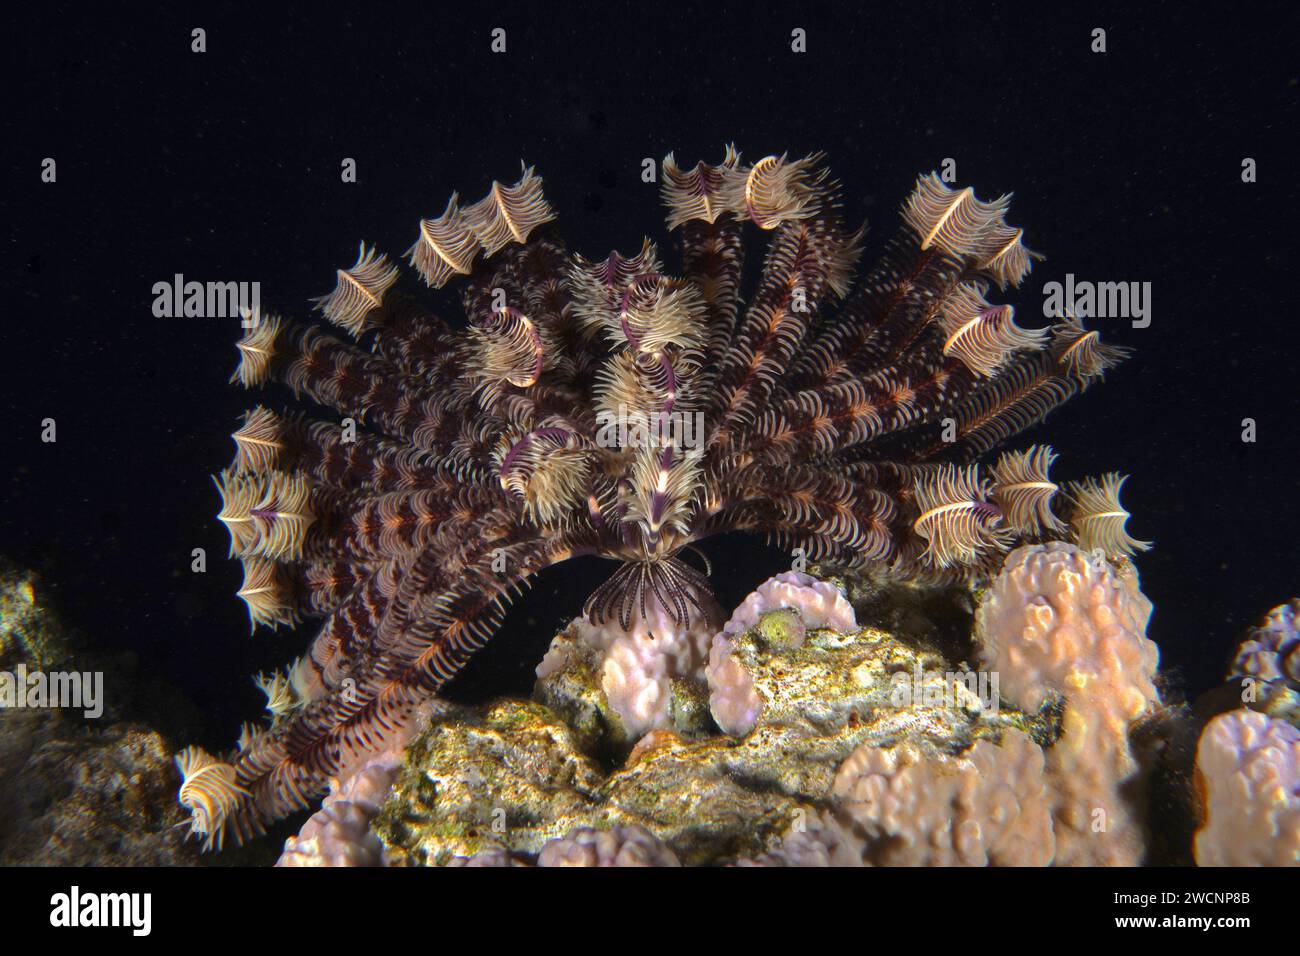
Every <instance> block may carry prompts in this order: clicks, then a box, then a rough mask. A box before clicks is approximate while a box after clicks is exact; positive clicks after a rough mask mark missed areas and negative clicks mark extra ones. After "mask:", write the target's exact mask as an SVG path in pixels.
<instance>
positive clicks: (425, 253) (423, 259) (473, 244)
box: [405, 193, 480, 289]
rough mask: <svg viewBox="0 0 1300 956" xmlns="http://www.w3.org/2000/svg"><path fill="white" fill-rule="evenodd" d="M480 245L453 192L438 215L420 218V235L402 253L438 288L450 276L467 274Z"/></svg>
mask: <svg viewBox="0 0 1300 956" xmlns="http://www.w3.org/2000/svg"><path fill="white" fill-rule="evenodd" d="M479 248H480V247H479V243H478V239H477V238H476V237H475V235H474V233H473V232H471V231H470V228H469V224H468V223H467V222H466V221H465V216H464V214H463V213H462V212H461V211H460V197H459V196H457V195H456V193H452V194H451V199H449V200H447V208H446V209H444V210H443V212H442V215H441V216H437V217H436V218H433V219H421V220H420V237H419V238H418V239H416V240H415V242H414V243H413V244H412V246H411V248H409V249H407V250H406V253H405V255H406V257H407V258H408V259H410V261H411V266H412V268H414V269H415V271H416V272H418V273H419V274H420V278H422V279H423V280H424V282H425V284H426V285H428V286H431V287H432V288H434V289H441V288H442V287H443V286H444V285H446V284H447V282H448V281H449V280H450V279H451V278H452V277H453V276H455V275H469V274H470V271H471V269H472V267H473V265H474V258H475V257H476V256H477V255H478V253H479Z"/></svg>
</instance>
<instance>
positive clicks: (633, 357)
mask: <svg viewBox="0 0 1300 956" xmlns="http://www.w3.org/2000/svg"><path fill="white" fill-rule="evenodd" d="M542 186H543V184H542V180H541V178H540V177H539V176H538V175H537V174H536V173H535V172H534V170H533V169H532V168H531V167H525V168H524V169H523V172H522V174H521V177H520V178H519V179H518V180H517V181H516V182H515V183H514V184H513V185H502V184H501V183H498V182H494V183H493V184H492V185H491V187H490V188H489V190H488V192H487V194H486V195H485V196H483V197H482V198H481V199H479V200H477V201H474V202H470V203H462V202H461V201H460V199H459V197H458V196H457V195H456V194H452V196H451V199H450V200H449V201H448V202H447V203H446V205H445V206H443V207H442V210H443V211H442V212H441V214H439V215H437V216H435V217H433V218H425V219H421V220H420V221H419V224H418V228H417V238H416V240H415V243H414V244H413V245H412V246H411V247H410V249H409V250H408V252H407V256H406V258H407V260H408V262H409V264H410V266H411V268H412V270H413V272H414V274H415V275H416V276H417V277H418V278H419V279H420V280H422V281H423V284H424V285H426V286H428V287H432V288H434V289H443V288H445V287H449V286H452V285H453V284H454V288H455V298H452V294H451V289H450V288H448V289H447V291H446V292H443V293H442V296H443V298H444V300H445V301H444V304H448V303H451V304H457V303H458V305H459V308H460V310H461V311H463V313H464V317H465V321H464V322H459V321H457V322H447V321H443V320H441V319H439V318H437V317H436V316H434V315H432V314H430V312H429V310H428V309H427V308H426V307H425V306H424V305H423V304H421V301H420V299H419V298H417V297H416V296H415V295H414V294H413V293H412V292H411V291H410V289H408V288H405V287H404V285H403V277H402V275H401V272H400V269H399V267H398V266H397V265H394V264H391V263H390V262H389V260H388V259H387V258H386V257H385V256H384V255H382V254H381V253H379V252H377V251H376V250H375V249H374V248H371V247H368V246H365V245H363V246H362V247H361V250H360V252H359V254H358V257H357V259H356V261H355V262H354V263H353V264H352V265H351V266H349V267H347V268H343V269H339V270H338V272H337V273H336V284H335V288H334V291H333V292H332V293H330V294H329V295H326V296H323V297H322V298H321V299H320V300H318V305H319V307H320V310H321V312H322V313H323V314H324V316H325V318H326V319H327V320H329V322H331V323H333V325H335V326H337V327H338V328H340V329H342V330H343V332H344V333H346V335H345V336H344V337H339V336H337V335H335V334H333V333H332V331H331V330H329V329H328V328H326V327H322V326H319V325H312V324H304V323H299V322H296V321H293V320H291V319H288V318H281V317H279V316H278V315H272V314H270V313H262V312H258V313H256V314H253V315H250V316H248V317H247V319H246V322H245V325H246V333H245V335H244V337H243V338H242V340H241V341H240V342H239V343H238V352H239V365H238V368H237V369H236V371H235V374H234V376H233V381H235V382H237V383H238V384H240V385H242V386H243V387H245V388H262V387H263V386H280V387H282V388H283V389H284V390H287V392H288V393H289V394H291V395H292V396H293V397H294V398H297V399H300V400H302V401H303V402H304V403H310V405H312V406H314V407H316V408H318V409H324V410H326V411H325V412H324V413H323V415H324V417H311V416H310V415H308V414H307V413H302V412H298V413H288V414H285V413H280V412H276V411H274V410H272V408H270V407H268V406H267V404H260V405H258V406H257V407H255V408H253V409H252V410H251V411H250V412H249V413H248V414H247V415H246V416H245V418H244V421H243V423H242V424H241V425H240V426H239V428H238V429H237V430H236V431H235V433H234V436H233V437H234V441H235V460H234V462H233V463H232V465H231V466H230V467H229V468H228V469H226V470H225V471H223V472H221V474H220V475H219V477H218V479H217V487H218V490H219V494H220V497H221V510H220V515H219V517H220V520H221V521H222V522H223V523H224V524H225V526H226V527H227V529H228V530H229V533H230V541H231V553H232V555H234V556H236V557H238V558H239V559H240V560H241V561H242V563H243V566H244V580H243V584H242V585H241V587H240V591H239V596H240V597H241V598H242V599H243V600H244V602H245V603H246V605H247V609H248V614H249V618H250V621H251V622H252V625H253V627H254V628H258V627H264V628H277V627H281V626H286V625H292V624H295V623H297V622H299V621H301V620H304V619H310V620H312V621H314V622H316V626H317V628H318V630H317V632H316V635H315V638H314V640H313V641H312V642H311V644H310V647H309V648H308V650H307V652H306V653H305V654H304V655H303V656H301V657H299V658H297V659H296V660H295V661H294V662H293V663H292V664H290V665H289V666H288V667H287V668H286V669H285V670H283V671H281V672H277V673H275V674H273V675H269V676H267V677H264V678H262V679H261V680H260V682H259V686H261V687H262V688H263V689H264V690H265V692H266V694H267V705H268V715H267V718H266V720H265V721H264V723H263V724H261V725H245V726H244V727H243V728H242V729H241V731H240V734H239V738H238V743H237V745H236V747H235V749H233V750H232V751H230V752H229V753H227V754H224V755H222V756H219V757H218V756H209V755H208V754H206V753H204V752H202V751H199V750H197V749H196V748H190V749H188V750H186V751H185V752H183V753H182V755H181V757H180V758H179V763H180V766H181V770H182V774H183V776H184V778H185V779H184V784H183V785H182V789H181V801H182V803H183V804H184V805H185V806H187V807H188V808H189V809H190V810H191V812H192V826H193V829H194V832H195V833H196V834H198V835H199V836H200V837H202V838H203V839H204V840H205V842H206V843H207V844H208V845H210V846H213V847H218V846H220V844H221V842H222V840H223V839H225V838H230V839H246V838H248V837H250V836H253V835H256V834H259V833H261V832H264V831H265V829H266V828H267V826H269V825H270V824H271V823H273V822H274V821H276V820H278V819H280V818H282V817H284V816H286V815H287V814H289V813H291V812H293V811H294V810H296V809H300V808H302V807H305V806H307V805H308V804H309V803H310V802H311V801H313V800H315V799H317V798H318V797H320V796H321V795H322V794H323V793H324V792H325V790H326V789H327V787H328V786H329V782H330V781H331V779H336V778H340V777H342V776H346V774H347V773H348V772H349V770H350V768H354V767H356V766H357V765H358V764H359V762H361V761H363V760H365V759H367V756H368V755H373V754H374V753H376V752H377V751H380V750H386V749H391V748H393V747H399V746H401V745H402V744H403V742H404V741H405V740H406V739H407V738H408V736H409V735H410V734H411V733H412V732H413V728H414V724H415V720H416V716H417V714H418V712H419V709H420V707H421V705H422V704H424V703H425V702H427V701H428V700H429V699H430V698H431V697H432V696H433V695H435V694H437V693H438V692H439V690H440V689H441V688H442V687H443V686H444V685H445V684H446V682H447V681H449V680H450V679H451V678H452V677H453V676H454V675H455V674H456V673H457V671H458V670H459V669H460V668H461V667H462V666H463V665H464V663H465V661H466V660H468V659H469V657H470V655H471V654H473V652H474V651H475V649H476V648H478V647H479V646H481V645H482V644H483V643H484V642H485V641H487V640H488V639H489V638H490V637H491V636H492V635H493V634H494V633H495V631H496V630H497V628H498V626H499V625H500V623H501V621H502V618H503V616H504V614H505V612H506V608H507V606H508V604H509V602H510V600H511V598H512V597H513V596H514V594H516V593H517V592H518V591H519V589H520V588H522V587H524V586H526V584H527V583H528V582H529V580H530V579H531V578H532V577H533V576H535V575H536V574H538V573H539V572H541V571H543V570H544V569H546V568H547V567H550V566H552V565H554V564H556V563H558V562H561V561H565V560H567V559H569V558H571V557H574V556H578V555H598V556H601V557H604V558H608V559H611V560H613V561H615V562H618V565H619V567H618V570H616V571H615V572H614V574H613V576H612V577H610V579H609V580H608V581H606V582H605V583H604V584H602V585H601V586H600V587H598V588H597V589H596V590H595V593H594V594H592V596H591V598H590V600H589V601H588V602H587V603H586V605H585V618H586V622H587V624H588V625H589V626H591V627H593V628H596V629H602V633H603V634H604V635H605V637H609V638H610V639H611V640H618V639H620V637H621V638H626V639H627V640H650V639H651V638H654V639H656V640H657V639H659V638H665V639H668V638H672V637H673V636H680V635H682V634H689V635H690V642H691V644H692V646H693V647H696V648H697V649H698V640H699V639H700V635H701V634H703V639H704V640H705V642H706V643H707V639H708V638H709V637H710V636H711V635H710V633H709V629H710V628H711V627H714V626H715V625H717V624H720V617H719V610H718V608H717V606H716V603H715V602H714V600H713V598H712V596H711V595H710V593H709V584H708V578H707V576H706V575H705V574H703V573H701V572H700V571H698V570H696V569H695V568H693V567H692V566H690V565H689V564H687V563H686V562H685V561H684V560H683V556H684V555H685V553H686V552H687V551H688V550H689V549H692V548H693V546H694V545H695V544H696V543H697V542H699V541H702V540H704V539H707V538H709V537H711V536H713V535H718V534H725V533H729V532H751V533H754V534H756V535H759V536H762V537H765V538H766V539H767V540H769V541H771V542H774V543H776V544H777V545H779V546H781V547H784V548H791V549H793V548H799V549H801V550H802V553H803V554H804V555H805V556H807V557H808V558H809V559H811V560H818V561H826V562H832V563H836V564H840V565H844V566H848V567H853V568H859V569H867V570H870V571H872V572H878V573H880V574H887V575H893V576H899V577H905V578H908V579H916V578H922V579H926V580H945V581H954V582H965V581H970V580H974V579H978V578H979V577H981V576H982V575H987V574H989V573H991V571H992V570H994V569H995V568H996V566H997V565H998V563H999V562H1000V561H1001V560H1002V557H1003V555H1004V554H1005V553H1006V551H1007V549H1009V548H1010V547H1012V546H1014V545H1015V544H1016V543H1017V542H1018V541H1026V540H1028V541H1040V540H1043V539H1045V538H1050V537H1053V536H1059V535H1062V534H1065V533H1070V534H1073V535H1074V536H1075V537H1076V539H1077V540H1078V541H1079V542H1080V544H1081V545H1083V546H1085V547H1093V548H1100V549H1102V550H1104V551H1105V552H1107V553H1108V554H1112V555H1119V554H1125V553H1129V552H1131V551H1134V550H1138V549H1140V548H1142V547H1145V543H1144V542H1139V541H1136V540H1135V539H1132V538H1130V537H1129V536H1128V535H1127V533H1126V532H1125V531H1124V522H1125V519H1127V517H1128V515H1127V512H1125V511H1124V510H1123V509H1122V508H1121V507H1120V505H1119V503H1118V494H1119V486H1120V484H1121V482H1122V479H1119V478H1118V477H1117V476H1114V475H1108V476H1106V477H1105V478H1103V479H1101V481H1100V482H1097V481H1091V482H1084V483H1082V484H1078V485H1067V486H1066V488H1065V490H1064V493H1062V494H1058V488H1057V485H1056V484H1055V482H1054V481H1053V480H1052V479H1051V478H1050V477H1049V475H1048V471H1049V469H1050V468H1051V467H1052V465H1053V462H1054V460H1055V454H1054V453H1053V452H1052V451H1051V449H1050V448H1048V447H1047V446H1045V445H1035V446H1029V447H1028V448H1025V449H1023V450H1020V451H1009V452H1006V453H1004V454H1003V455H1002V456H1001V457H1000V458H999V459H998V460H997V461H996V462H995V463H993V464H992V465H991V466H987V465H980V464H979V463H977V462H976V461H975V459H977V458H979V457H980V456H981V455H983V454H984V453H986V452H988V451H990V450H992V449H994V448H995V447H997V446H999V445H1002V444H1003V443H1005V442H1007V441H1009V440H1011V439H1012V438H1014V437H1015V436H1016V435H1018V434H1020V433H1021V432H1023V431H1024V430H1025V429H1028V428H1030V427H1032V426H1034V425H1036V424H1037V423H1039V422H1041V421H1042V420H1043V419H1044V418H1045V417H1046V416H1047V415H1048V414H1049V413H1050V412H1051V411H1052V410H1053V409H1055V408H1056V407H1057V406H1059V405H1060V404H1061V403H1062V402H1064V401H1066V400H1067V399H1069V398H1070V397H1072V396H1073V395H1075V394H1077V393H1079V392H1080V391H1082V390H1084V389H1085V388H1087V387H1088V386H1089V385H1091V384H1092V383H1094V382H1096V381H1098V380H1099V379H1100V378H1101V377H1102V376H1103V374H1104V373H1106V372H1107V371H1108V370H1109V369H1111V368H1113V367H1114V366H1115V364H1116V363H1117V362H1118V361H1119V360H1120V359H1121V358H1122V357H1123V356H1124V350H1123V349H1119V348H1116V347H1115V346H1112V345H1110V344H1107V343H1103V342H1102V341H1101V340H1100V337H1099V336H1098V335H1097V333H1096V332H1092V331H1086V330H1084V329H1083V327H1082V325H1081V324H1080V323H1079V322H1078V321H1077V320H1075V319H1073V318H1071V317H1068V316H1065V317H1062V318H1061V319H1060V320H1059V321H1058V322H1056V323H1055V324H1054V325H1052V326H1050V327H1049V328H1045V329H1035V328H1028V327H1023V326H1021V325H1019V324H1017V322H1016V320H1015V316H1014V312H1013V307H1012V306H1011V305H1010V304H1009V303H1006V302H998V301H993V300H994V299H997V298H1000V297H1001V296H1002V295H1003V294H1004V293H1007V292H1008V290H1010V289H1013V288H1014V287H1016V286H1017V285H1019V284H1020V282H1021V281H1023V279H1024V277H1025V276H1026V274H1027V273H1028V272H1029V271H1030V269H1031V268H1032V266H1033V262H1034V260H1035V258H1036V255H1035V254H1034V253H1032V252H1030V251H1029V250H1028V249H1027V248H1026V247H1025V246H1024V244H1023V236H1024V232H1023V230H1022V229H1021V228H1020V227H1018V226H1013V225H1010V224H1009V223H1008V222H1007V221H1006V215H1007V213H1008V211H1009V208H1010V207H1009V197H1006V196H1003V197H1000V198H998V199H995V200H992V201H982V200H980V199H979V198H978V197H977V196H976V195H975V192H974V191H973V190H972V189H970V188H954V187H950V186H949V185H948V184H946V183H944V182H943V181H942V180H941V179H939V177H938V176H936V175H933V174H931V175H927V176H922V177H921V178H920V179H919V180H918V181H917V184H916V188H915V189H914V191H913V193H912V195H911V196H910V198H908V199H907V200H906V202H905V203H904V205H903V207H902V213H901V217H900V219H901V221H900V222H899V223H898V226H897V231H896V233H895V234H894V235H893V236H892V237H891V238H887V239H886V241H885V242H884V243H883V244H882V250H881V252H880V255H879V257H878V258H877V259H876V260H875V262H874V264H872V265H871V266H870V267H868V268H866V269H864V270H862V271H861V273H860V274H859V270H858V265H857V264H858V259H859V258H860V255H861V250H862V246H863V241H864V231H863V229H862V228H858V227H855V226H854V225H852V224H849V223H846V222H845V221H844V218H843V216H842V214H841V212H840V201H839V189H840V187H839V185H838V183H836V182H835V180H834V179H833V178H832V177H831V176H830V174H829V172H828V171H827V170H826V168H825V166H824V163H823V157H822V156H821V154H818V153H814V154H812V155H809V156H805V157H803V158H797V159H792V158H791V157H790V156H788V155H779V156H777V155H772V156H767V157H764V158H762V159H760V160H758V161H757V162H754V163H747V162H745V161H744V160H743V159H742V158H741V154H740V153H739V152H738V151H737V150H736V149H735V148H734V147H728V148H727V149H726V151H725V152H724V153H723V156H722V160H721V162H720V163H717V164H713V165H711V164H708V163H704V162H701V163H697V164H696V165H694V166H690V167H686V166H681V165H678V163H677V162H676V161H675V159H674V158H673V155H672V154H669V156H668V157H667V158H666V159H665V161H664V164H663V185H662V190H663V192H662V197H663V202H664V205H665V207H666V209H667V226H668V229H669V231H671V232H672V233H673V234H674V240H675V243H676V248H677V250H678V253H679V254H677V255H674V254H672V253H671V252H669V251H667V249H668V247H667V246H665V247H664V250H665V251H661V248H660V245H658V244H657V243H656V242H654V241H653V240H652V239H650V238H644V237H642V236H641V235H640V234H639V233H633V234H632V235H630V236H629V240H631V241H632V242H633V245H631V246H630V247H628V251H627V252H611V253H608V254H605V255H594V256H590V257H588V256H585V255H577V254H575V253H571V252H570V251H569V249H568V248H567V247H566V246H565V244H564V243H563V242H561V241H560V239H559V238H558V237H557V236H556V234H555V232H554V228H553V226H552V225H551V221H552V220H553V219H554V218H555V213H554V211H553V209H552V208H551V206H550V204H549V203H548V202H547V200H546V198H545V196H544V195H543V192H542ZM747 256H748V257H752V258H753V259H754V261H756V262H757V263H758V265H759V268H758V269H757V272H758V275H757V277H756V283H755V288H754V291H753V294H752V295H750V296H749V297H748V298H746V297H745V296H743V295H742V291H741V290H742V281H741V279H742V272H743V271H744V265H745V260H746V258H747ZM405 286H416V287H418V283H417V282H414V281H409V280H408V281H407V282H406V283H405ZM994 290H996V291H994ZM318 414H321V413H318ZM1063 502H1064V503H1067V504H1069V505H1070V507H1071V508H1072V510H1067V511H1066V512H1065V517H1066V518H1067V521H1068V523H1067V522H1063V521H1062V520H1061V518H1060V517H1058V514H1057V511H1056V510H1055V509H1056V508H1058V507H1060V506H1061V504H1062V503H1063ZM575 610H576V607H575ZM644 716H645V715H640V717H644ZM629 726H637V727H639V728H641V729H642V730H644V729H645V728H647V727H651V726H656V725H655V724H654V723H653V722H650V723H645V722H641V723H636V724H634V725H629Z"/></svg>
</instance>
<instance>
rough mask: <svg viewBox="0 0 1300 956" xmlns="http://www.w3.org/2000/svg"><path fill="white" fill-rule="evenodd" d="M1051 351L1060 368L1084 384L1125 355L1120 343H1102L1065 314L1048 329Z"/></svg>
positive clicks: (1098, 337) (1073, 318) (1126, 352)
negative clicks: (1050, 336)
mask: <svg viewBox="0 0 1300 956" xmlns="http://www.w3.org/2000/svg"><path fill="white" fill-rule="evenodd" d="M1052 352H1053V353H1054V354H1055V355H1056V360H1057V362H1058V363H1060V365H1061V366H1062V367H1063V368H1065V369H1067V370H1068V371H1069V373H1070V374H1071V375H1073V376H1074V377H1075V378H1077V379H1078V380H1079V381H1080V382H1083V383H1085V384H1087V383H1089V382H1091V381H1092V380H1093V379H1099V378H1103V377H1104V376H1105V374H1106V371H1107V370H1108V369H1111V368H1114V367H1115V366H1116V365H1118V364H1119V363H1120V362H1121V361H1122V360H1124V359H1125V358H1127V357H1128V355H1129V350H1128V349H1126V348H1123V347H1122V346H1118V345H1109V344H1107V343H1104V342H1102V341H1101V335H1100V334H1099V333H1097V332H1089V331H1087V330H1086V329H1085V328H1084V327H1083V323H1082V322H1080V321H1079V320H1078V319H1077V318H1075V317H1074V315H1072V314H1069V313H1067V314H1066V316H1065V318H1064V319H1062V320H1061V321H1060V322H1058V323H1057V324H1056V325H1055V326H1054V327H1053V328H1052Z"/></svg>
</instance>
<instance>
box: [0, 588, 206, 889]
mask: <svg viewBox="0 0 1300 956" xmlns="http://www.w3.org/2000/svg"><path fill="white" fill-rule="evenodd" d="M131 664H132V662H131V661H124V660H116V659H111V658H108V657H106V656H103V655H97V654H94V653H93V652H91V651H90V650H89V649H87V648H86V647H84V646H83V645H82V644H81V643H80V642H79V641H78V640H77V639H76V636H75V635H74V634H73V633H71V632H70V631H69V629H68V628H66V627H65V626H64V625H63V624H62V623H61V622H60V620H59V618H58V616H57V614H55V612H54V611H53V610H51V609H50V607H49V606H48V604H47V602H46V600H45V594H44V592H43V590H42V587H41V582H40V580H39V578H37V577H36V576H35V575H34V574H32V573H30V572H27V571H22V570H19V569H17V568H14V567H12V566H9V565H7V564H0V866H14V865H36V866H54V865H68V866H147V865H177V864H188V865H194V864H197V863H199V862H200V858H199V854H198V852H197V849H196V847H195V846H194V844H192V843H189V844H187V843H186V840H185V829H184V828H183V827H178V825H182V824H184V823H185V821H186V815H185V813H184V812H183V811H182V810H181V808H180V807H178V806H176V802H175V787H176V782H177V780H178V777H177V775H176V771H175V768H174V766H173V764H172V753H173V750H174V748H173V745H172V744H171V743H170V742H169V741H168V740H166V739H165V738H164V737H163V736H162V735H160V734H159V733H158V732H156V731H155V730H153V729H151V728H150V727H149V726H147V724H146V723H143V722H141V721H139V720H132V719H127V717H126V714H127V713H128V712H130V711H133V710H141V709H146V708H139V707H133V706H132V701H131V698H132V697H136V696H139V695H140V694H141V690H140V688H141V687H142V683H143V682H142V680H141V678H140V677H139V675H136V674H133V673H131V670H132V667H131ZM73 672H75V673H78V674H81V675H87V674H96V673H98V674H100V675H102V676H103V685H102V686H103V687H104V689H105V692H104V694H103V700H102V701H100V702H99V703H100V704H101V705H102V713H100V714H99V716H98V717H96V718H93V719H88V718H86V717H85V711H84V709H76V708H66V707H53V706H49V705H48V703H49V702H47V703H46V704H44V705H42V706H16V698H15V697H14V695H15V694H16V693H17V692H18V689H19V687H20V685H21V686H32V684H31V682H30V681H29V680H28V678H33V679H34V678H35V675H43V676H45V677H47V678H48V677H50V676H52V675H54V674H68V673H73ZM20 678H21V680H20ZM24 703H26V701H24Z"/></svg>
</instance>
